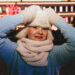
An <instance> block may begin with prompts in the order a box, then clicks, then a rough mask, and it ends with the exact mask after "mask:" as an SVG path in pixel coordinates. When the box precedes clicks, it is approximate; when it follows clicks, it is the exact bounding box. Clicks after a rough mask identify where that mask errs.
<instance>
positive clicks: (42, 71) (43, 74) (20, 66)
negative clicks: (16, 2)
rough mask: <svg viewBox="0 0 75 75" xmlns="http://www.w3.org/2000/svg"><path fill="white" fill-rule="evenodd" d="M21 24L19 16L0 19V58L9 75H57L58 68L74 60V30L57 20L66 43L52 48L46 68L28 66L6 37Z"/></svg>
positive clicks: (15, 45) (21, 18) (13, 44)
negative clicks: (5, 65) (6, 66)
mask: <svg viewBox="0 0 75 75" xmlns="http://www.w3.org/2000/svg"><path fill="white" fill-rule="evenodd" d="M22 23H23V17H22V16H21V15H20V14H18V15H13V16H6V17H3V18H0V57H1V58H2V59H3V60H4V61H5V63H6V64H7V65H8V69H9V75H59V69H60V67H61V66H62V65H64V64H66V63H68V62H70V61H72V60H74V59H75V29H74V28H73V27H72V26H71V25H69V24H67V23H65V22H64V21H63V20H59V21H58V22H57V23H56V26H57V27H58V28H59V29H60V30H61V33H62V34H63V36H64V38H65V39H66V40H67V42H66V43H64V44H62V45H60V46H54V47H53V48H52V50H51V51H50V52H49V55H48V65H47V66H42V67H38V66H31V65H28V64H27V63H26V62H25V61H24V60H23V59H22V57H21V55H20V54H19V53H18V51H17V50H16V48H17V47H18V45H17V43H14V42H11V41H10V40H9V39H8V38H7V36H6V35H7V33H8V32H9V31H10V30H12V29H14V28H15V27H16V26H17V25H19V24H22Z"/></svg>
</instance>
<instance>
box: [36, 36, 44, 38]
mask: <svg viewBox="0 0 75 75" xmlns="http://www.w3.org/2000/svg"><path fill="white" fill-rule="evenodd" d="M35 37H36V38H38V39H42V38H43V37H42V36H35Z"/></svg>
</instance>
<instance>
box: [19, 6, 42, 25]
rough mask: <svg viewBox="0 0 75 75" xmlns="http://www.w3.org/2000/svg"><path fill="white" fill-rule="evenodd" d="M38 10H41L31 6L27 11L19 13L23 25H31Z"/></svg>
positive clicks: (38, 7)
mask: <svg viewBox="0 0 75 75" xmlns="http://www.w3.org/2000/svg"><path fill="white" fill-rule="evenodd" d="M39 10H41V8H40V6H37V5H32V6H29V7H28V8H27V9H25V10H23V11H21V12H20V14H21V15H22V16H23V18H24V24H27V23H31V22H32V21H33V20H34V18H35V16H36V13H37V11H39Z"/></svg>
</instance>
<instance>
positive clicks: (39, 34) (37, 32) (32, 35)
mask: <svg viewBox="0 0 75 75" xmlns="http://www.w3.org/2000/svg"><path fill="white" fill-rule="evenodd" d="M48 30H49V28H42V27H37V26H35V27H32V26H30V27H28V31H27V33H28V38H29V39H31V40H35V41H44V40H46V39H47V36H48Z"/></svg>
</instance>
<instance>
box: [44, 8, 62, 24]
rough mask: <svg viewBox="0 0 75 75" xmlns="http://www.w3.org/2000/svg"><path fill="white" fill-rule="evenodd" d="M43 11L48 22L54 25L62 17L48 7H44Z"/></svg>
mask: <svg viewBox="0 0 75 75" xmlns="http://www.w3.org/2000/svg"><path fill="white" fill-rule="evenodd" d="M44 11H45V12H46V13H47V15H48V20H49V23H50V24H52V25H56V23H57V21H58V20H60V19H62V17H61V16H59V15H58V14H56V12H55V11H54V10H53V9H52V8H50V7H49V8H46V9H45V10H44Z"/></svg>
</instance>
